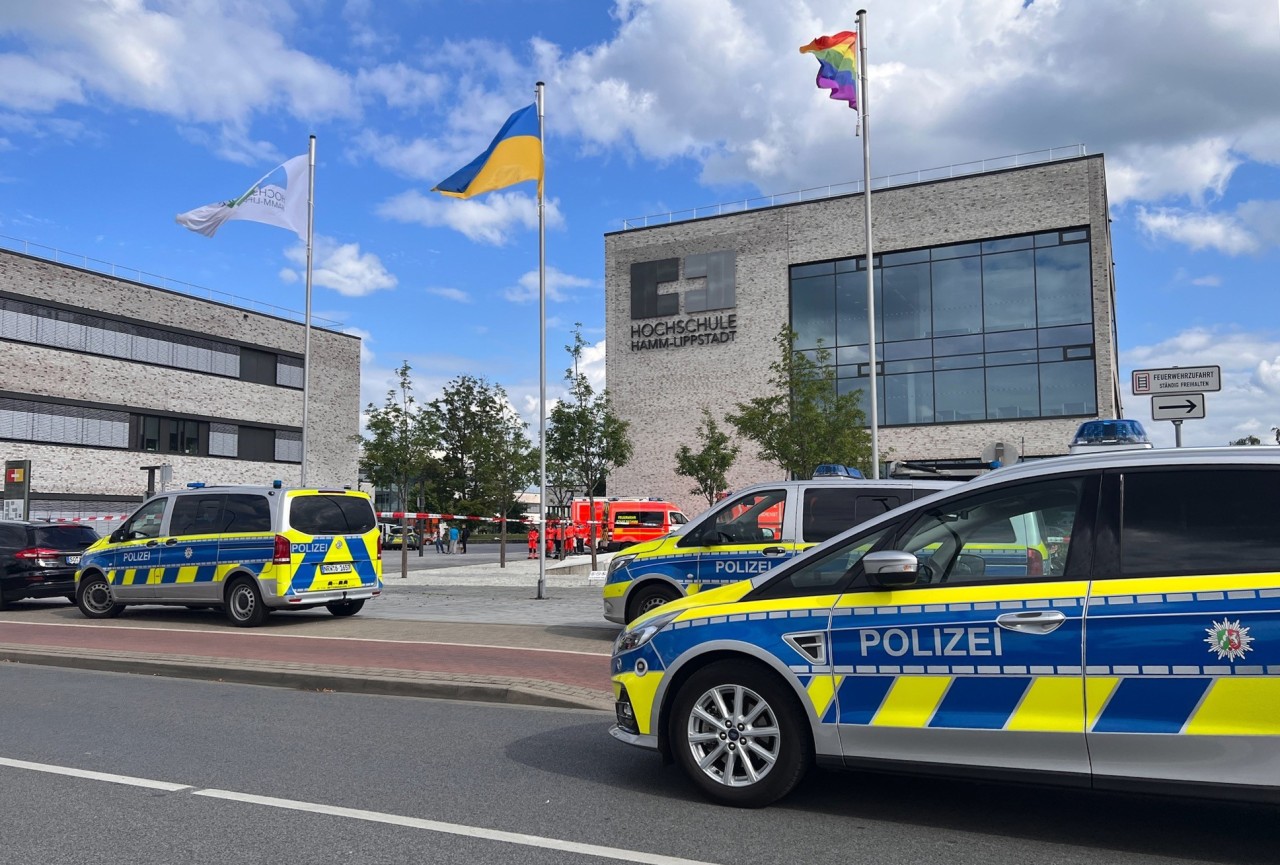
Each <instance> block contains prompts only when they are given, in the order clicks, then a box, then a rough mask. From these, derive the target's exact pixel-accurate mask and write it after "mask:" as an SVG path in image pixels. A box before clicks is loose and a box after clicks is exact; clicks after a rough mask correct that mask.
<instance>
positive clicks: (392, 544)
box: [386, 526, 422, 550]
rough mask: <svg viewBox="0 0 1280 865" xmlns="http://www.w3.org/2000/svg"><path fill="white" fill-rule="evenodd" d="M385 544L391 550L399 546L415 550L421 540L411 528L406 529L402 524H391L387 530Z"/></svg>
mask: <svg viewBox="0 0 1280 865" xmlns="http://www.w3.org/2000/svg"><path fill="white" fill-rule="evenodd" d="M386 546H387V547H388V548H389V549H393V550H398V549H400V548H401V547H408V548H409V549H411V550H416V549H418V547H420V546H422V540H421V538H419V537H418V533H417V532H416V531H414V530H413V529H407V530H406V529H405V528H404V526H392V527H391V528H390V529H389V530H388V531H387V540H386Z"/></svg>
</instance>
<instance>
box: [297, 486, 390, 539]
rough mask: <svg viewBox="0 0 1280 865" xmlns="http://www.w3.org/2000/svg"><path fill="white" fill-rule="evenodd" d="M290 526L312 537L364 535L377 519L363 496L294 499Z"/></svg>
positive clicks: (301, 497)
mask: <svg viewBox="0 0 1280 865" xmlns="http://www.w3.org/2000/svg"><path fill="white" fill-rule="evenodd" d="M289 524H290V525H291V526H292V527H293V528H295V529H297V530H298V531H300V532H306V533H307V534H309V535H362V534H364V533H365V532H369V531H372V530H373V528H374V526H376V525H377V524H378V520H377V517H376V516H375V515H374V513H373V506H372V505H371V504H369V500H368V499H366V498H364V497H363V496H339V495H317V496H294V498H293V503H292V504H291V505H290V507H289Z"/></svg>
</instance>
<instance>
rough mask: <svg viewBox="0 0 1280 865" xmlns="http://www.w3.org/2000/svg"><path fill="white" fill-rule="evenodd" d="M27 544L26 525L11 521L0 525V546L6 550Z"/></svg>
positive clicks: (23, 546)
mask: <svg viewBox="0 0 1280 865" xmlns="http://www.w3.org/2000/svg"><path fill="white" fill-rule="evenodd" d="M26 546H27V530H26V527H24V526H20V525H14V524H12V523H9V524H6V525H0V547H3V548H5V549H6V550H21V549H24V548H25V547H26Z"/></svg>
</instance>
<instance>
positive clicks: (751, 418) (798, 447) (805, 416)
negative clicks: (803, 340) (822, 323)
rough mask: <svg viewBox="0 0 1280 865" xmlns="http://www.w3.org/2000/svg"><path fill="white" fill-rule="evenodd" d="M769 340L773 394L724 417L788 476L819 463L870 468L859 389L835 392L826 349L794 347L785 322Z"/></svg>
mask: <svg viewBox="0 0 1280 865" xmlns="http://www.w3.org/2000/svg"><path fill="white" fill-rule="evenodd" d="M774 341H775V342H776V343H777V346H778V351H779V355H780V356H779V358H778V360H776V361H774V362H773V363H771V364H770V365H769V370H770V372H771V375H770V378H769V383H770V385H772V387H773V390H774V393H773V394H772V395H770V396H762V397H756V398H755V399H752V400H749V401H747V402H740V403H738V404H737V413H736V414H730V415H727V416H726V420H728V421H729V423H730V424H732V425H733V427H734V429H736V430H737V432H738V435H740V436H742V437H743V438H745V439H747V440H749V441H752V442H755V444H756V446H757V447H758V448H759V451H760V458H761V459H763V460H765V461H766V462H771V463H774V464H775V465H777V466H778V467H779V468H781V469H782V470H783V471H784V472H786V473H787V475H788V476H789V477H809V475H810V473H811V472H812V471H813V469H814V468H815V467H816V466H818V465H819V464H821V463H841V464H844V465H849V466H857V467H858V468H860V469H862V471H863V472H864V473H869V472H870V469H871V460H872V454H871V435H870V433H869V432H868V430H867V418H866V415H864V414H863V412H862V409H861V408H860V407H859V405H858V402H859V399H860V397H861V391H857V392H854V393H846V394H841V393H839V392H838V391H837V388H836V371H835V366H834V365H833V364H832V363H831V352H830V351H829V350H828V349H826V348H823V347H822V346H821V344H820V345H819V347H818V349H817V351H816V352H814V356H813V357H809V356H808V355H806V354H804V353H803V352H799V351H796V350H795V347H794V346H795V331H793V330H791V328H790V327H787V326H785V325H784V326H783V327H782V329H781V330H780V331H779V332H778V336H777V337H776V338H775V340H774Z"/></svg>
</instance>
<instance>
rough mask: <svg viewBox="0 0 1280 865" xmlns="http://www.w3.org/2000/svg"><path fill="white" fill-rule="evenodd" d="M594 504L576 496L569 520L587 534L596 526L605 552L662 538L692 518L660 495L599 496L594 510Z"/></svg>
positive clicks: (599, 545)
mask: <svg viewBox="0 0 1280 865" xmlns="http://www.w3.org/2000/svg"><path fill="white" fill-rule="evenodd" d="M591 506H592V502H591V500H590V499H586V498H575V499H573V501H571V502H570V504H569V518H568V522H569V523H571V524H572V525H573V526H574V527H575V529H577V530H579V531H581V532H582V534H583V537H589V536H590V532H591V528H592V526H594V527H595V539H596V549H597V550H600V551H601V552H605V551H615V550H621V549H623V548H625V547H628V546H631V545H632V544H639V543H643V542H645V541H650V540H654V539H655V538H660V537H662V536H663V535H666V534H668V533H669V532H672V531H675V530H676V529H677V528H679V527H680V526H682V525H684V524H685V523H687V522H688V521H689V518H688V517H686V516H685V515H684V512H683V511H681V510H680V508H679V507H677V506H676V505H674V504H672V503H671V502H668V501H663V500H662V499H659V498H630V497H623V496H612V497H609V498H598V499H595V511H594V513H593V512H592V507H591Z"/></svg>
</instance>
